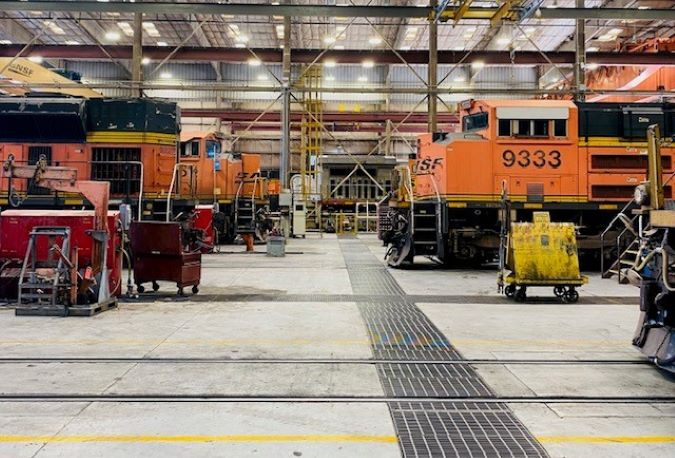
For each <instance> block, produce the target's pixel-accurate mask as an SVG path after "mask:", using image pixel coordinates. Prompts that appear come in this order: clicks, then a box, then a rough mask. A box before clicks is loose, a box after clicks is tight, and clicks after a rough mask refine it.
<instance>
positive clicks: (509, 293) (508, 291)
mask: <svg viewBox="0 0 675 458" xmlns="http://www.w3.org/2000/svg"><path fill="white" fill-rule="evenodd" d="M504 295H505V296H506V297H508V298H509V299H513V296H515V295H516V287H515V286H513V285H507V286H506V288H504Z"/></svg>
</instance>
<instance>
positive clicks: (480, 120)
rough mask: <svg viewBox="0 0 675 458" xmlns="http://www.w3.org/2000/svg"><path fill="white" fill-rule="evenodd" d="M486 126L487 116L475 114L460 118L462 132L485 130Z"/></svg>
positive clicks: (485, 114)
mask: <svg viewBox="0 0 675 458" xmlns="http://www.w3.org/2000/svg"><path fill="white" fill-rule="evenodd" d="M487 126H488V114H487V113H476V114H472V115H469V116H464V117H463V118H462V132H467V131H470V130H476V129H485V128H486V127H487Z"/></svg>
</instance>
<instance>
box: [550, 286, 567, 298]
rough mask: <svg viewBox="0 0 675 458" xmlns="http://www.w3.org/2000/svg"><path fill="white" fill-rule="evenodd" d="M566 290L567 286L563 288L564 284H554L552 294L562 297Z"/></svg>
mask: <svg viewBox="0 0 675 458" xmlns="http://www.w3.org/2000/svg"><path fill="white" fill-rule="evenodd" d="M566 292H567V288H565V287H564V286H555V287H554V288H553V294H555V295H556V296H557V297H560V298H562V297H563V296H564V295H565V293H566Z"/></svg>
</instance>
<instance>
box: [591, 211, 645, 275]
mask: <svg viewBox="0 0 675 458" xmlns="http://www.w3.org/2000/svg"><path fill="white" fill-rule="evenodd" d="M634 208H635V204H634V202H633V201H632V200H631V201H630V202H628V203H627V204H626V205H625V206H624V207H623V209H622V210H621V211H620V212H619V213H618V214H617V215H616V216H615V217H614V218H613V219H612V221H610V223H609V224H608V225H607V228H606V229H605V230H604V231H603V232H602V234H600V271H601V275H602V278H611V277H614V276H616V277H617V280H618V282H619V283H621V284H626V283H628V277H627V276H626V272H627V271H628V270H629V269H631V268H632V267H634V266H636V265H637V264H638V263H639V261H640V237H639V231H640V227H639V226H640V215H637V214H635V215H634V214H632V210H633V209H634ZM646 229H648V228H642V230H643V231H644V230H646ZM616 231H618V235H617V236H616V238H615V241H614V243H612V244H608V243H605V240H606V239H607V237H608V236H609V234H610V233H612V232H616ZM608 245H609V246H611V247H613V249H614V250H615V251H616V253H617V257H616V259H614V260H613V261H612V262H611V264H610V265H609V267H608V268H605V259H606V250H607V246H608Z"/></svg>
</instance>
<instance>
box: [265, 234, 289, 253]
mask: <svg viewBox="0 0 675 458" xmlns="http://www.w3.org/2000/svg"><path fill="white" fill-rule="evenodd" d="M267 256H274V257H281V256H286V238H285V237H279V236H270V237H268V238H267Z"/></svg>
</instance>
